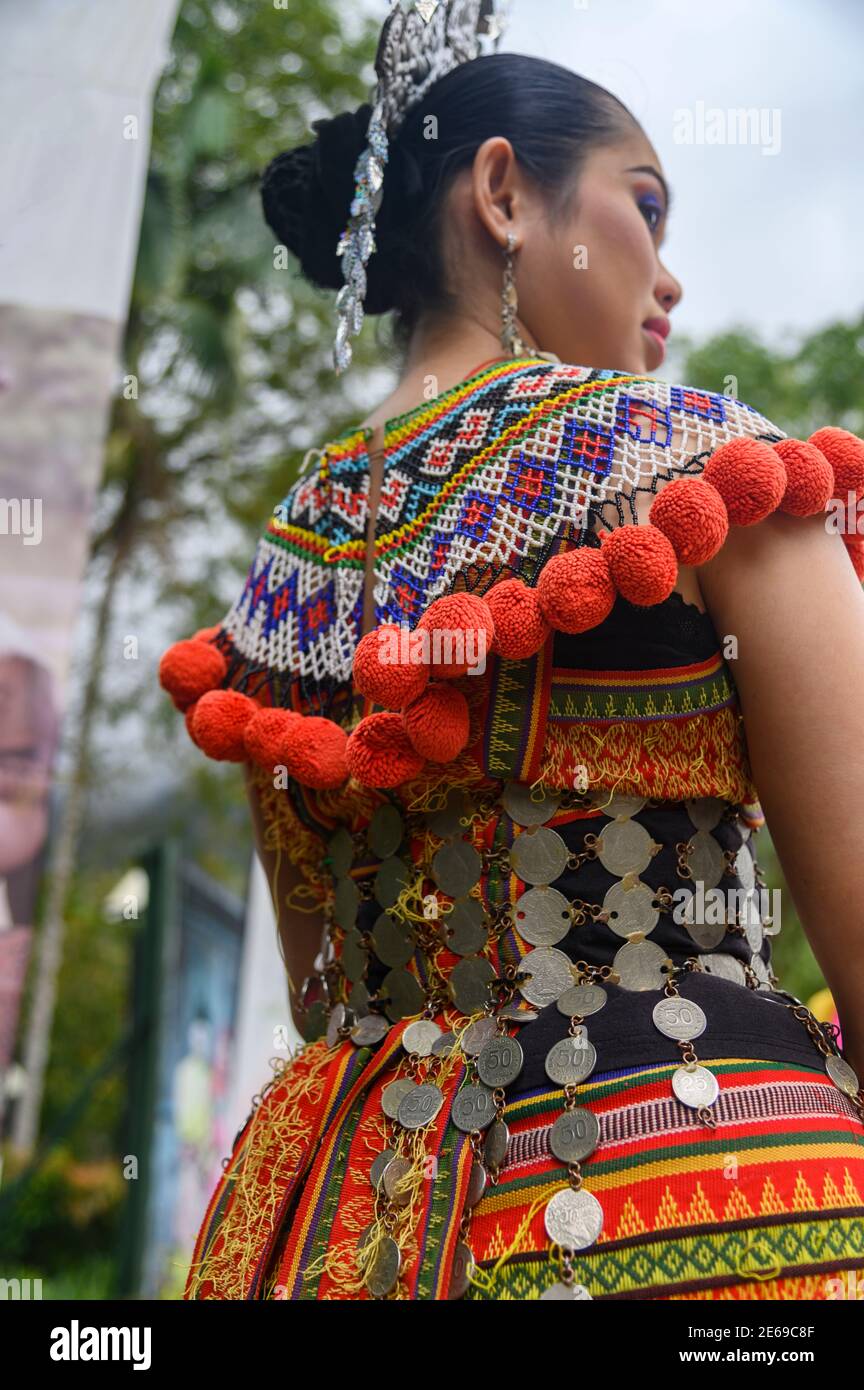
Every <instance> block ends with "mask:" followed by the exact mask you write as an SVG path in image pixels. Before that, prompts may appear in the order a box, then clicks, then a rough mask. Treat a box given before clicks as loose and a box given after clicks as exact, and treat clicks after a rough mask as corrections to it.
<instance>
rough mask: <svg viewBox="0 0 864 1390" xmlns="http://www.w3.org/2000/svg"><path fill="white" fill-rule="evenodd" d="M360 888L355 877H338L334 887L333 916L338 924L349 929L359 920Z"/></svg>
mask: <svg viewBox="0 0 864 1390" xmlns="http://www.w3.org/2000/svg"><path fill="white" fill-rule="evenodd" d="M359 907H360V890H359V888H358V887H357V884H356V883H355V882H354V880H353V878H337V880H336V884H335V887H334V889H333V917H334V920H335V922H336V925H337V926H339V927H342V929H343V930H344V931H348V930H349V928H351V927H353V925H354V923H355V922H356V921H357V912H358V910H359Z"/></svg>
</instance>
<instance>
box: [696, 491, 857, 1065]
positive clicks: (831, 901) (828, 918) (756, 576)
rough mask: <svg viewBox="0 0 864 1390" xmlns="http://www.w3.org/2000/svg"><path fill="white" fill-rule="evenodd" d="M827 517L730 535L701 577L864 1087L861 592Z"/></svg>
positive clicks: (775, 824)
mask: <svg viewBox="0 0 864 1390" xmlns="http://www.w3.org/2000/svg"><path fill="white" fill-rule="evenodd" d="M825 523H826V518H825V516H824V515H817V516H811V517H806V518H801V517H793V516H788V515H786V514H784V513H780V512H774V513H772V514H771V515H770V516H768V517H767V518H766V519H765V520H764V521H761V522H759V523H757V524H756V525H754V526H748V527H744V526H733V527H731V528H730V531H729V535H728V537H727V539H726V542H725V544H724V545H723V547H722V549H721V550H720V551H719V552H718V554H717V555H716V556H715V558H714V559H713V560H711V561H710V562H709V563H708V564H706V565H703V566H702V567H701V569H700V570H699V581H700V586H701V589H702V593H703V596H704V599H705V603H706V606H707V608H708V610H709V613H710V614H711V617H712V619H713V622H714V625H715V628H716V630H717V633H718V635H719V637H720V639H721V643H723V642H724V641H725V639H726V638H727V637H729V636H733V637H735V638H737V643H738V654H737V657H736V658H735V659H733V660H730V668H731V670H732V673H733V675H734V678H735V681H736V684H737V687H738V692H739V695H740V698H741V708H742V711H743V714H744V725H745V730H746V734H747V745H748V749H749V753H750V763H751V767H752V771H753V777H754V781H755V783H756V787H757V790H758V792H759V799H760V803H761V805H762V809H763V811H764V813H765V819H766V822H767V825H768V828H769V830H770V832H771V837H772V839H773V841H774V844H775V846H776V849H777V854H778V857H779V859H780V863H781V865H782V867H783V872H784V874H785V877H786V881H787V883H788V885H789V890H790V892H791V894H792V898H793V900H794V902H795V906H796V908H797V910H798V914H799V916H800V919H801V922H802V925H803V926H804V929H805V931H806V934H807V938H808V940H809V942H810V945H811V946H812V948H813V953H814V955H815V956H816V959H817V961H818V962H819V965H820V967H821V969H822V971H823V974H824V976H825V979H826V982H827V984H828V987H829V989H830V990H831V992H832V995H833V997H834V1001H835V1003H836V1005H837V1012H838V1017H839V1020H840V1026H841V1029H842V1031H843V1043H844V1051H845V1052H846V1055H847V1057H848V1059H849V1061H850V1062H851V1064H852V1065H853V1066H854V1067H855V1069H856V1070H857V1072H858V1075H859V1078H861V1079H862V1081H864V742H862V739H864V591H862V587H861V582H860V580H859V579H858V578H857V577H856V575H855V571H854V569H853V567H852V564H851V562H850V560H849V557H848V556H847V554H846V549H845V547H844V545H843V541H842V539H841V537H840V536H838V535H835V534H831V533H829V532H828V531H826V525H825Z"/></svg>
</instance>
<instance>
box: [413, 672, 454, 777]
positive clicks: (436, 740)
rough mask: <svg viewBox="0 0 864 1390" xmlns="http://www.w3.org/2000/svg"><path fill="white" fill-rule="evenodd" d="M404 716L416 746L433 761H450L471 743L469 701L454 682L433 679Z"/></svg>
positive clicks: (418, 750)
mask: <svg viewBox="0 0 864 1390" xmlns="http://www.w3.org/2000/svg"><path fill="white" fill-rule="evenodd" d="M403 719H404V721H405V729H406V732H407V734H408V737H409V739H410V740H411V743H412V745H413V747H414V748H415V749H416V750H417V752H418V753H420V754H421V755H422V756H423V757H424V758H428V759H429V760H430V762H433V763H450V762H452V761H453V759H454V758H458V757H459V754H460V753H461V752H462V750H463V748H465V746H466V744H467V743H468V731H469V728H470V724H471V719H470V715H469V712H468V701H467V700H466V699H465V696H464V695H463V694H462V693H461V691H459V690H455V689H454V688H453V687H452V686H449V685H444V684H441V683H439V682H437V681H435V682H433V683H432V684H431V685H430V686H429V688H428V690H426V691H425V692H424V694H422V695H421V696H420V698H419V700H415V701H414V703H413V705H409V706H408V708H407V709H406V710H405V712H404V715H403Z"/></svg>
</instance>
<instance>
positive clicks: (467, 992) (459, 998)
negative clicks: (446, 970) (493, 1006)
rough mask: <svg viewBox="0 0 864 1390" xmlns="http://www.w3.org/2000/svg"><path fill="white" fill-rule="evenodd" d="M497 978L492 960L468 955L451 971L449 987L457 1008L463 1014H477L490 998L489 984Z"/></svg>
mask: <svg viewBox="0 0 864 1390" xmlns="http://www.w3.org/2000/svg"><path fill="white" fill-rule="evenodd" d="M494 979H495V967H494V965H493V964H492V962H491V961H490V960H484V959H481V957H479V956H468V957H466V958H465V959H464V960H460V961H459V964H458V965H454V967H453V969H452V970H451V971H450V977H449V979H448V981H447V988H448V990H449V992H450V997H451V999H452V1000H453V1003H454V1004H455V1005H456V1008H457V1009H458V1010H459V1012H460V1013H463V1014H475V1013H478V1012H479V1010H480V1009H484V1008H485V1007H486V1004H487V1002H488V1000H489V985H490V983H491V982H492V980H494Z"/></svg>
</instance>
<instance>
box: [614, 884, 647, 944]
mask: <svg viewBox="0 0 864 1390" xmlns="http://www.w3.org/2000/svg"><path fill="white" fill-rule="evenodd" d="M653 903H654V890H653V888H649V887H648V884H647V883H641V882H640V883H634V885H633V887H632V888H625V887H624V886H623V884H621V883H615V884H613V885H612V887H611V888H610V889H609V891H608V893H607V894H606V896H605V897H604V899H603V911H604V912H607V913H608V914H609V919H608V921H607V923H606V925H607V926H608V927H609V929H610V931H614V932H615V934H616V935H617V936H624V937H628V936H632V935H633V933H634V932H643V933H644V934H645V935H646V936H647V934H648V932H651V931H653V930H654V928H655V927H656V925H657V923H658V921H659V920H660V909H659V908H657V907H654V906H653Z"/></svg>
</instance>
